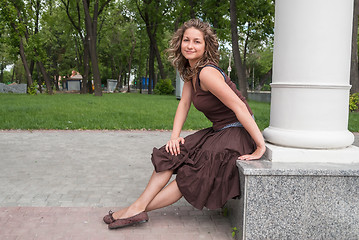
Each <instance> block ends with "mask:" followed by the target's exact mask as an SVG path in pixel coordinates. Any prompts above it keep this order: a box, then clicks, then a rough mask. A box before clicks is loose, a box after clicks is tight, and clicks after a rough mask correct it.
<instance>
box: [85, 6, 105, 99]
mask: <svg viewBox="0 0 359 240" xmlns="http://www.w3.org/2000/svg"><path fill="white" fill-rule="evenodd" d="M82 2H83V7H84V13H85V26H86V33H87V37H88V42H89V50H90V58H91V64H92V73H93V78H94V84H95V96H102V89H101V77H100V70H99V64H98V57H97V23H98V17H99V15H100V14H101V13H102V12H103V10H104V8H105V7H106V6H107V5H108V4H109V3H110V2H111V0H104V1H103V3H102V5H100V3H99V0H94V2H93V14H92V17H91V15H90V6H91V3H92V1H91V0H82Z"/></svg>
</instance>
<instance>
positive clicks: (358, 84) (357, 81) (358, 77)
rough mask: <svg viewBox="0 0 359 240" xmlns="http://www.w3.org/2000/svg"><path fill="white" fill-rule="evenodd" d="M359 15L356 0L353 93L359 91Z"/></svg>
mask: <svg viewBox="0 0 359 240" xmlns="http://www.w3.org/2000/svg"><path fill="white" fill-rule="evenodd" d="M358 17H359V0H354V16H353V36H352V54H351V66H350V84H351V85H352V88H351V89H350V92H351V93H357V92H359V72H358Z"/></svg>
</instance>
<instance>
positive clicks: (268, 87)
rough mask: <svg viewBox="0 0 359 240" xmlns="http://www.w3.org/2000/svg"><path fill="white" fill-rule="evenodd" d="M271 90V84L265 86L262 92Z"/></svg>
mask: <svg viewBox="0 0 359 240" xmlns="http://www.w3.org/2000/svg"><path fill="white" fill-rule="evenodd" d="M270 90H271V86H270V85H269V84H264V85H263V87H262V89H261V91H270Z"/></svg>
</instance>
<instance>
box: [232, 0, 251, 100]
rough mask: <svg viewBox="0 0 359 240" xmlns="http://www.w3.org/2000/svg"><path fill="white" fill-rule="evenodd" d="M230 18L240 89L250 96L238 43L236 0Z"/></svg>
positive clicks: (243, 93)
mask: <svg viewBox="0 0 359 240" xmlns="http://www.w3.org/2000/svg"><path fill="white" fill-rule="evenodd" d="M229 9H230V18H231V34H232V51H233V58H234V66H235V68H236V71H237V79H236V80H237V81H236V83H237V84H238V85H239V89H240V91H241V93H242V95H243V96H244V97H246V98H247V97H248V93H247V79H246V74H245V69H244V66H243V64H242V59H241V55H240V52H239V45H238V30H237V6H236V1H235V0H230V8H229Z"/></svg>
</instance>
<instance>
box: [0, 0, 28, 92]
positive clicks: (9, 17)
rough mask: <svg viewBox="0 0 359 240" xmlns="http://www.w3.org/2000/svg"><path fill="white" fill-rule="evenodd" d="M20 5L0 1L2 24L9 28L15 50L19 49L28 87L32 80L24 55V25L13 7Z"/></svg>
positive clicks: (19, 2)
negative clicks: (4, 23)
mask: <svg viewBox="0 0 359 240" xmlns="http://www.w3.org/2000/svg"><path fill="white" fill-rule="evenodd" d="M15 3H17V4H21V1H16V2H15V1H14V2H10V1H1V2H0V4H1V18H2V19H3V20H4V22H6V24H7V25H8V27H9V30H10V37H11V42H12V44H13V46H14V47H15V46H17V48H18V49H19V54H20V57H21V61H22V63H23V66H24V70H25V75H26V80H27V85H28V86H30V85H32V83H33V80H32V75H31V72H30V68H29V64H28V60H27V57H26V54H25V46H24V41H23V37H24V35H25V33H24V31H25V28H26V26H24V23H23V22H22V21H20V20H19V19H18V17H19V15H20V14H19V12H18V10H17V9H16V7H15V6H14V4H15Z"/></svg>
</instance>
